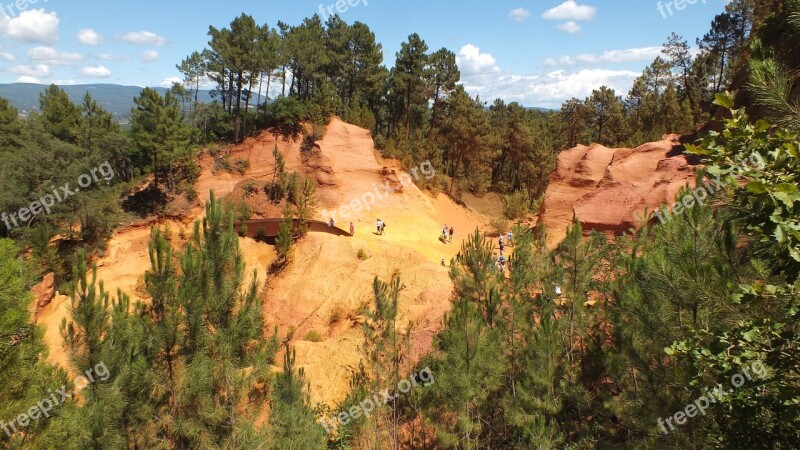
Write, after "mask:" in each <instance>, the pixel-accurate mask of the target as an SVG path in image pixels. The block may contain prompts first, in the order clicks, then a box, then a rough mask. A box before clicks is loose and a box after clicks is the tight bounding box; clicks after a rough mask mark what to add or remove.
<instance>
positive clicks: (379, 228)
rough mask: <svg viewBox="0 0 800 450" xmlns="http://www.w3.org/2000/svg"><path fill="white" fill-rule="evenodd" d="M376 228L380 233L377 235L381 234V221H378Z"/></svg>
mask: <svg viewBox="0 0 800 450" xmlns="http://www.w3.org/2000/svg"><path fill="white" fill-rule="evenodd" d="M376 228H377V229H378V232H377V233H376V234H381V219H378V222H377V223H376Z"/></svg>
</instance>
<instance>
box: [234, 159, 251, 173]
mask: <svg viewBox="0 0 800 450" xmlns="http://www.w3.org/2000/svg"><path fill="white" fill-rule="evenodd" d="M233 167H234V168H235V169H236V171H237V172H238V173H239V175H244V174H245V172H247V169H249V168H250V161H248V160H246V159H237V160H236V161H234V162H233Z"/></svg>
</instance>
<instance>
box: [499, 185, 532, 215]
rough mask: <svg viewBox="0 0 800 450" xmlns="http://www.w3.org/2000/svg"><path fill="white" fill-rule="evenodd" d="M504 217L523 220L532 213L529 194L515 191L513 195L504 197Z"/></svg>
mask: <svg viewBox="0 0 800 450" xmlns="http://www.w3.org/2000/svg"><path fill="white" fill-rule="evenodd" d="M502 201H503V215H504V216H505V217H506V218H507V219H510V220H516V219H521V218H523V217H525V216H527V215H528V213H529V212H530V206H531V205H530V203H531V202H530V199H529V198H528V194H527V193H525V192H523V191H515V192H514V193H513V194H509V195H504V196H503V198H502Z"/></svg>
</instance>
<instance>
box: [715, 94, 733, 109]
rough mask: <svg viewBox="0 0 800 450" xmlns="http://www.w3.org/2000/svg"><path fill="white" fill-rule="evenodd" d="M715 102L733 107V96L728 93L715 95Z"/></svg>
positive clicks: (726, 106)
mask: <svg viewBox="0 0 800 450" xmlns="http://www.w3.org/2000/svg"><path fill="white" fill-rule="evenodd" d="M714 104H715V105H719V106H722V107H725V108H728V109H733V98H731V96H730V95H729V94H727V93H725V94H716V95H714Z"/></svg>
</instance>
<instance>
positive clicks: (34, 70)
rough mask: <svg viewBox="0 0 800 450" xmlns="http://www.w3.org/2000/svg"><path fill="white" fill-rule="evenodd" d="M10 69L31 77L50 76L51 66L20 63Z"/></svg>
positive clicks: (15, 72) (14, 72) (17, 73)
mask: <svg viewBox="0 0 800 450" xmlns="http://www.w3.org/2000/svg"><path fill="white" fill-rule="evenodd" d="M9 71H10V72H11V73H13V74H16V75H25V76H29V77H47V76H50V67H49V66H47V65H46V64H37V65H35V66H28V65H24V64H20V65H18V66H16V67H12V68H11V69H10V70H9Z"/></svg>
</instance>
